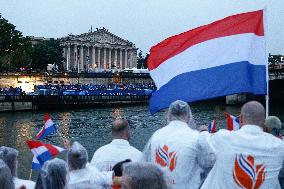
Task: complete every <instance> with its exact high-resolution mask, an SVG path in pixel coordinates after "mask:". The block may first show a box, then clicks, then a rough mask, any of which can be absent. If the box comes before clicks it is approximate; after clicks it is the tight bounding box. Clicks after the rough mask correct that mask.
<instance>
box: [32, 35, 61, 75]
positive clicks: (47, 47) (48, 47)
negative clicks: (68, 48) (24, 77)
mask: <svg viewBox="0 0 284 189" xmlns="http://www.w3.org/2000/svg"><path fill="white" fill-rule="evenodd" d="M62 53H63V48H62V47H61V46H60V42H59V41H58V40H54V39H51V40H49V41H42V42H39V43H37V44H35V45H34V47H33V51H32V64H31V66H32V68H33V69H36V70H40V71H42V70H46V67H47V65H48V64H53V65H55V66H56V67H58V69H59V70H62V68H63V66H62V62H63V60H64V58H63V55H62Z"/></svg>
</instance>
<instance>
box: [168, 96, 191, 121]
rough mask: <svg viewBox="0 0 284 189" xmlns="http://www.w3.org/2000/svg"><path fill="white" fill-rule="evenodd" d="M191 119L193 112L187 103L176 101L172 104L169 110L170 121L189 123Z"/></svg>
mask: <svg viewBox="0 0 284 189" xmlns="http://www.w3.org/2000/svg"><path fill="white" fill-rule="evenodd" d="M191 117H192V115H191V110H190V107H189V105H188V103H187V102H184V101H182V100H176V101H174V102H173V103H171V105H170V107H169V110H168V121H174V120H179V121H183V122H186V123H189V122H190V119H191Z"/></svg>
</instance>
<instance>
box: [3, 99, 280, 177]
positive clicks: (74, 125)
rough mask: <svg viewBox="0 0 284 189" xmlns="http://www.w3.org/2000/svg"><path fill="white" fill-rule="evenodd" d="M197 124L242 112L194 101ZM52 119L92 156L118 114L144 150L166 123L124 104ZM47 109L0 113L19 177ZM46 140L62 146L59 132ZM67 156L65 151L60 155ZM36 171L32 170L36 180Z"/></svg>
mask: <svg viewBox="0 0 284 189" xmlns="http://www.w3.org/2000/svg"><path fill="white" fill-rule="evenodd" d="M191 108H192V112H193V115H194V118H195V121H196V124H197V125H201V124H206V125H207V124H208V123H209V122H210V121H211V120H212V119H213V118H214V117H216V120H217V127H219V128H223V127H225V116H224V112H225V111H227V112H229V113H231V114H233V115H238V114H239V112H240V107H239V106H225V105H218V104H212V103H195V104H193V105H191ZM270 112H271V113H270V114H271V115H276V116H279V117H280V119H281V120H282V121H283V120H284V111H283V108H282V109H281V107H271V111H270ZM48 113H49V114H50V116H51V117H52V119H53V121H54V122H55V123H56V124H57V125H58V126H59V128H60V132H61V133H62V134H63V135H64V137H66V138H69V139H70V141H78V142H80V143H81V144H82V145H83V146H85V147H86V149H87V150H88V153H89V160H91V158H92V156H93V153H94V152H95V150H96V149H98V148H99V147H100V146H102V145H105V144H107V143H109V142H110V141H111V122H112V120H113V119H114V118H116V117H124V118H126V119H127V120H129V123H130V126H131V132H132V135H131V140H130V143H131V144H132V145H133V146H135V147H136V148H138V149H139V150H142V149H143V147H144V145H145V144H146V142H147V140H148V139H149V138H150V136H151V135H152V133H153V132H154V131H156V130H157V129H159V128H160V127H163V126H164V125H165V124H166V118H165V112H159V113H157V114H155V115H153V116H152V115H150V113H149V106H148V105H145V106H123V107H105V108H93V109H75V110H63V111H49V112H48ZM44 114H45V112H42V111H36V112H8V113H0V144H1V145H4V146H9V147H13V148H16V149H18V150H19V168H18V169H19V170H18V172H19V173H18V175H19V177H20V178H25V179H27V178H28V177H29V174H30V169H31V162H32V153H31V152H30V150H29V149H28V147H27V145H26V143H25V141H26V140H29V139H35V135H36V134H37V132H38V131H39V129H40V127H41V126H42V125H43V117H44ZM44 142H47V143H52V144H54V145H58V146H61V147H63V144H62V141H61V140H60V137H59V136H58V134H56V133H55V134H53V135H50V136H49V137H47V138H46V139H44ZM59 157H60V158H63V159H65V153H63V154H61V155H60V156H59ZM36 175H37V173H35V172H33V180H35V179H36V177H37V176H36Z"/></svg>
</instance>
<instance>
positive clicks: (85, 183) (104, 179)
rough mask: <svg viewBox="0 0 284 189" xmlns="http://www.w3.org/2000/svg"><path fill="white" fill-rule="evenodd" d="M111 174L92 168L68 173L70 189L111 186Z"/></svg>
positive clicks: (97, 188)
mask: <svg viewBox="0 0 284 189" xmlns="http://www.w3.org/2000/svg"><path fill="white" fill-rule="evenodd" d="M112 175H113V172H112V171H109V172H100V171H99V170H97V169H96V168H95V167H93V166H87V167H86V168H85V169H79V170H73V171H70V173H69V178H70V180H69V188H70V189H99V188H102V186H106V185H107V186H109V185H111V184H112Z"/></svg>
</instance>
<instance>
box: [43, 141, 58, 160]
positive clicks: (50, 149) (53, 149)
mask: <svg viewBox="0 0 284 189" xmlns="http://www.w3.org/2000/svg"><path fill="white" fill-rule="evenodd" d="M44 146H45V147H46V148H47V149H48V151H49V152H50V153H51V155H52V157H54V156H56V155H57V154H59V151H58V150H57V148H55V147H54V146H52V145H51V144H44Z"/></svg>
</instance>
